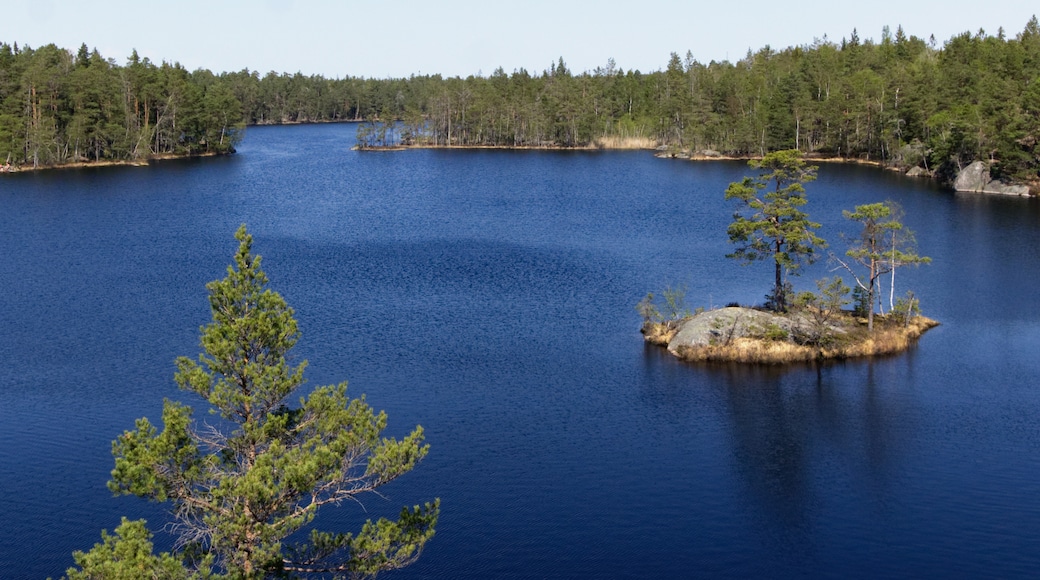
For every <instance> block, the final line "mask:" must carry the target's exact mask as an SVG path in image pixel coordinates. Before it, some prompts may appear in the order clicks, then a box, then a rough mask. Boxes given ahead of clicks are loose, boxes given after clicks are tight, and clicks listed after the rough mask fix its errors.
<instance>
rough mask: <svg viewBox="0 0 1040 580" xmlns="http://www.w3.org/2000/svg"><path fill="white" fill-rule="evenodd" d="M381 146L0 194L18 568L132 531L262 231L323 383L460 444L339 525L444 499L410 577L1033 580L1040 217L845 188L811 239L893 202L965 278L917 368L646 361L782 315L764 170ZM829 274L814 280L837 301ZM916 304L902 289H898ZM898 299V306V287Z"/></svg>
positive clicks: (254, 134) (902, 191)
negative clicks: (739, 232)
mask: <svg viewBox="0 0 1040 580" xmlns="http://www.w3.org/2000/svg"><path fill="white" fill-rule="evenodd" d="M354 131H355V127H354V126H353V125H319V126H296V127H263V128H250V129H249V130H248V133H247V135H246V138H245V140H244V142H243V143H242V145H241V147H240V150H239V153H238V154H236V155H234V156H231V157H227V158H217V159H206V160H182V161H168V162H162V163H156V164H153V165H152V166H150V167H148V168H106V169H83V170H62V171H50V172H42V173H37V174H25V173H23V174H13V175H5V176H2V177H3V179H0V208H2V211H0V249H2V251H0V281H2V283H3V292H2V293H0V329H2V330H3V337H2V338H0V359H2V361H3V364H2V366H0V464H2V465H3V466H4V467H3V471H2V474H0V492H2V493H0V513H3V514H4V517H5V519H6V522H7V523H6V525H5V526H3V529H2V530H0V576H2V577H4V578H43V577H47V576H53V577H58V576H60V575H61V574H62V573H63V572H64V570H65V569H66V568H67V567H68V566H70V565H71V564H72V556H71V552H72V551H73V550H77V549H81V550H87V549H89V548H90V547H91V546H92V545H93V544H94V543H96V542H98V541H99V540H100V532H101V530H102V529H107V530H109V531H111V530H112V529H113V528H115V526H117V525H118V524H119V519H120V516H127V517H130V518H141V517H144V518H147V519H148V520H149V524H150V527H151V528H152V529H153V530H154V531H156V533H157V536H156V542H157V544H158V545H160V546H163V547H166V546H168V545H169V536H168V535H166V534H165V533H164V532H162V531H161V528H162V524H163V522H164V521H165V520H164V515H163V511H162V509H161V506H156V505H154V504H149V503H146V502H144V501H142V500H139V499H137V498H131V497H112V496H111V494H110V493H109V492H108V490H107V489H106V487H105V483H106V481H107V480H108V475H109V471H110V470H111V469H112V466H113V461H112V457H111V453H110V450H111V441H112V440H113V439H115V438H116V437H117V436H118V435H119V434H121V433H122V432H123V431H124V430H126V429H130V428H132V427H133V422H134V419H136V418H138V417H142V416H147V417H149V418H150V419H152V420H153V421H154V422H158V420H159V417H160V411H161V407H162V401H163V398H164V397H169V398H176V399H179V400H182V401H185V402H186V403H189V404H191V405H193V406H195V408H196V410H197V412H196V416H197V417H199V418H205V417H206V416H207V415H206V413H205V411H204V410H203V409H205V407H204V406H203V405H202V404H201V403H200V402H199V401H198V400H197V399H195V398H194V397H193V396H191V395H189V394H187V393H182V392H180V391H178V390H177V389H176V386H175V385H174V383H173V380H172V377H173V372H174V365H173V360H174V358H175V357H177V356H180V355H187V356H191V357H194V356H196V355H197V353H198V352H199V346H198V329H199V327H200V325H202V324H205V323H206V322H208V319H209V311H208V304H207V301H206V291H205V288H204V285H205V283H206V282H208V281H210V280H213V279H217V278H221V277H223V275H224V272H225V268H226V267H227V265H228V264H229V263H230V262H231V259H232V255H233V252H234V250H235V248H236V242H235V240H234V239H233V233H234V231H235V229H236V228H237V227H238V225H239V224H241V223H246V224H247V225H248V227H249V230H250V232H251V233H252V234H253V235H254V238H255V243H254V250H255V251H256V252H257V253H259V254H261V255H263V258H264V259H263V264H264V268H265V270H266V271H267V273H268V275H269V277H270V279H271V286H272V288H273V289H275V290H277V291H279V292H280V293H281V294H282V295H283V296H284V297H285V298H286V300H287V301H288V302H289V304H290V305H292V306H293V307H294V308H295V309H296V313H297V317H298V320H299V322H300V327H301V330H302V339H301V341H300V343H299V345H298V347H297V348H296V351H295V352H296V356H297V358H298V359H308V360H309V361H310V366H309V367H308V377H309V383H308V384H309V385H311V386H315V385H321V384H328V383H335V382H339V381H342V380H349V381H350V392H351V393H352V394H353V395H359V394H361V393H366V394H367V397H368V401H369V402H370V403H371V404H372V405H373V406H374V407H375V408H377V409H385V410H386V411H387V413H388V414H389V417H390V423H389V424H390V426H389V428H388V432H389V434H391V435H394V436H401V435H403V434H405V433H407V432H408V431H409V430H410V429H411V428H412V427H413V426H414V425H416V424H421V425H423V427H424V428H425V430H426V435H427V440H428V442H429V443H430V445H431V451H430V454H429V456H428V458H427V459H426V460H425V461H424V462H423V463H422V464H421V465H420V466H419V467H418V468H416V470H415V471H413V472H412V473H411V474H409V475H407V476H406V477H404V478H402V479H400V480H398V481H396V482H394V483H393V484H391V485H390V486H388V487H387V488H385V491H386V493H385V495H386V499H381V498H378V497H370V498H367V500H366V501H365V502H364V510H362V508H361V507H359V506H357V505H351V504H345V505H343V506H341V507H340V508H338V509H332V510H328V511H326V512H323V514H322V516H321V518H320V523H321V524H322V525H323V527H325V528H333V529H336V530H340V531H350V530H353V529H356V528H357V527H359V526H360V523H359V522H360V521H363V520H364V519H365V518H367V517H378V516H380V515H391V514H396V513H397V512H398V511H399V510H400V508H401V506H403V505H413V504H417V503H422V502H425V501H429V500H432V499H433V498H435V497H440V498H441V499H442V515H441V519H440V522H439V525H438V528H437V535H436V537H435V538H434V539H433V540H432V541H431V542H430V544H429V545H428V546H427V549H426V551H425V553H424V554H423V556H422V558H421V559H420V560H419V562H418V563H417V564H415V565H414V566H412V567H410V568H407V569H405V570H403V571H401V572H399V573H396V574H394V575H391V576H390V577H398V578H565V577H589V578H608V577H609V578H654V577H691V576H692V577H748V576H768V577H804V576H826V577H878V576H919V577H920V576H933V577H940V576H946V577H950V576H968V577H979V576H993V577H1004V578H1011V577H1035V575H1036V573H1037V571H1038V570H1040V542H1038V541H1037V540H1038V538H1040V421H1038V417H1040V360H1038V357H1037V353H1038V352H1040V309H1038V306H1040V301H1038V298H1037V296H1038V290H1037V289H1038V288H1040V201H1038V200H1035V199H1023V198H992V197H982V196H976V195H964V194H955V193H953V192H949V191H945V190H942V189H940V188H938V187H936V186H935V185H934V184H932V183H930V182H927V181H915V180H910V179H908V178H905V177H902V176H899V175H895V174H892V173H889V172H884V171H881V170H877V169H871V168H865V167H855V166H843V165H825V166H823V167H822V168H821V169H820V173H819V179H818V180H817V181H815V182H813V183H811V184H809V185H808V187H807V189H808V195H809V199H810V201H809V204H808V205H807V206H806V207H805V209H806V211H808V212H809V213H810V215H811V216H812V217H813V218H814V219H816V220H818V221H820V222H821V223H822V224H823V227H822V228H821V230H820V234H821V235H822V236H823V237H824V238H826V239H827V240H828V241H829V242H830V244H831V248H832V249H833V250H835V251H839V252H840V251H843V249H842V248H843V242H842V240H841V237H840V233H841V232H842V231H844V232H847V233H848V234H849V235H853V234H855V230H854V228H852V227H851V224H845V223H842V222H844V221H846V220H844V219H843V218H842V217H841V210H842V209H852V208H853V206H854V205H856V204H862V203H870V202H875V201H883V200H886V199H891V200H894V201H897V202H898V203H900V204H901V205H902V206H903V207H904V209H905V210H906V220H905V221H906V223H907V225H908V226H910V227H911V228H912V229H913V230H915V231H916V233H917V238H918V241H919V244H920V250H921V252H922V253H923V254H924V255H927V256H931V257H932V259H933V263H932V264H931V265H928V266H924V267H921V268H919V269H917V270H901V271H900V272H899V273H898V275H897V280H896V282H897V292H898V293H899V294H902V293H903V292H905V291H906V290H907V289H908V288H912V289H913V290H914V291H915V293H916V294H917V295H918V296H919V297H920V298H921V300H922V309H923V312H924V314H926V315H928V316H930V317H932V318H936V319H938V320H939V321H941V322H942V326H940V327H938V328H937V329H934V330H932V331H930V332H928V333H927V334H926V335H925V336H924V337H923V338H922V339H921V341H920V343H919V344H918V345H917V347H915V348H914V349H912V350H911V351H910V352H907V353H904V354H901V355H899V356H893V357H888V358H881V359H874V360H854V361H847V362H841V363H832V364H825V365H823V366H818V367H817V366H800V367H794V368H786V369H778V368H767V367H741V366H729V365H708V366H704V365H690V364H685V363H681V362H679V361H677V360H675V359H673V358H672V357H670V356H669V355H667V354H666V353H665V352H664V351H662V350H660V349H657V348H654V347H647V346H645V345H644V344H643V341H642V337H641V335H640V334H639V332H638V329H639V324H640V320H639V317H638V314H637V313H636V311H635V309H634V306H635V304H636V302H638V301H639V300H640V298H642V297H643V296H644V295H645V294H646V293H647V292H648V291H654V292H659V291H660V290H662V289H664V288H666V287H669V286H671V287H676V286H680V285H685V286H686V287H687V289H688V290H687V300H688V302H689V304H690V307H691V308H693V307H697V306H704V307H708V308H710V307H718V306H723V305H725V304H726V303H729V302H732V301H737V302H741V303H745V304H751V303H760V302H761V301H762V298H763V296H764V295H765V294H766V292H767V291H768V290H769V286H770V284H771V281H772V269H771V268H770V266H769V265H768V264H764V263H763V264H755V265H751V266H747V267H743V266H740V265H739V264H737V263H736V262H734V261H732V260H728V259H726V258H725V254H726V253H727V252H729V251H731V247H730V245H729V243H728V241H727V238H726V234H725V229H726V225H727V224H728V223H729V221H730V219H731V215H732V211H733V209H734V206H733V205H732V204H730V203H727V202H726V201H724V199H723V191H724V190H725V188H726V185H727V184H728V183H729V182H730V181H735V180H738V179H740V178H741V177H742V176H743V175H745V174H747V173H748V172H749V170H748V168H747V167H746V165H745V164H743V163H734V162H711V163H691V162H684V161H676V160H661V159H655V158H654V157H653V156H652V155H651V154H650V153H648V152H542V151H450V152H449V151H438V150H413V151H403V152H394V153H386V152H355V151H351V150H350V147H351V145H352V144H353V137H354ZM830 270H831V268H830V266H829V265H828V264H826V263H824V262H819V263H817V264H816V265H814V266H812V267H811V268H808V269H807V270H806V272H805V273H804V275H803V276H801V277H799V278H795V279H793V281H794V283H795V287H796V288H797V289H810V288H813V289H814V288H815V286H814V284H813V280H814V279H815V278H818V277H821V276H825V275H831V272H830ZM886 284H887V282H886ZM886 288H887V286H886Z"/></svg>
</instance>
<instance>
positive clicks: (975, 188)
mask: <svg viewBox="0 0 1040 580" xmlns="http://www.w3.org/2000/svg"><path fill="white" fill-rule="evenodd" d="M953 188H954V189H956V190H957V191H966V192H972V193H993V194H999V195H1029V188H1028V187H1027V186H1025V185H1008V184H1006V183H1003V182H1001V181H997V180H996V179H992V178H990V175H989V164H987V163H986V162H984V161H976V162H974V163H972V164H971V165H969V166H967V167H965V168H964V169H962V170H961V172H960V173H958V174H957V179H955V180H954V182H953Z"/></svg>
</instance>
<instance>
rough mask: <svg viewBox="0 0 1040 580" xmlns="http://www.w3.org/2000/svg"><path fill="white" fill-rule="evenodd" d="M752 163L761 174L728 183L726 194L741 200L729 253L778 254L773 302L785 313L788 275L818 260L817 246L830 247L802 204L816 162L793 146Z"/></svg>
mask: <svg viewBox="0 0 1040 580" xmlns="http://www.w3.org/2000/svg"><path fill="white" fill-rule="evenodd" d="M748 164H749V165H750V166H751V167H752V168H754V169H758V170H759V175H758V176H756V177H745V178H744V179H743V181H735V182H733V183H731V184H729V187H728V188H726V199H737V200H739V201H740V202H741V206H740V207H739V208H738V209H737V211H735V212H734V213H733V223H731V224H730V225H729V228H728V229H727V233H728V234H729V239H730V242H732V243H734V244H736V245H737V249H736V251H734V252H733V253H732V254H729V256H728V257H730V258H735V259H737V260H740V261H742V262H744V263H745V264H749V263H751V262H755V261H757V260H764V259H772V261H773V272H774V282H773V291H772V293H771V295H770V296H769V299H768V301H767V305H768V306H769V308H770V309H771V310H775V311H777V312H784V311H786V310H787V305H788V294H790V289H789V285H788V283H787V282H786V276H787V275H788V274H796V273H797V271H798V269H799V267H800V266H801V265H802V264H803V263H812V262H813V261H815V259H816V249H817V248H823V247H826V242H824V241H823V239H822V238H820V237H818V236H817V235H816V234H815V233H813V230H815V229H817V228H819V227H820V224H818V223H816V222H813V221H810V220H809V214H807V213H805V212H803V211H802V210H801V209H800V208H801V207H802V206H804V205H805V204H806V202H807V201H808V200H807V199H806V198H805V187H804V186H803V185H802V184H804V183H806V182H809V181H812V180H814V179H816V167H815V166H812V165H806V164H805V161H804V160H803V159H802V155H801V153H800V152H799V151H796V150H793V149H789V150H784V151H776V152H773V153H768V154H766V156H765V157H763V158H762V159H761V160H754V159H753V160H751V161H750V162H749V163H748ZM763 192H764V193H763Z"/></svg>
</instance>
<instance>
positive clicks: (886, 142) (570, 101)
mask: <svg viewBox="0 0 1040 580" xmlns="http://www.w3.org/2000/svg"><path fill="white" fill-rule="evenodd" d="M342 120H369V121H375V120H380V121H382V122H391V123H397V122H399V123H400V128H401V134H400V135H394V136H393V137H394V138H395V140H397V138H399V140H400V141H401V142H404V143H426V144H430V145H490V146H510V147H514V146H531V147H543V146H558V147H584V146H595V145H605V146H606V145H618V144H624V143H629V144H634V145H637V146H665V147H668V148H671V149H672V150H674V151H690V152H701V153H708V154H713V153H721V154H727V155H734V156H762V155H764V154H766V153H768V152H771V151H779V150H786V149H797V150H800V151H802V152H804V153H806V154H817V155H824V156H838V157H844V158H854V159H867V160H876V161H880V162H884V163H889V164H892V165H896V166H900V167H905V168H909V167H914V166H919V167H921V168H923V169H926V170H934V171H936V172H937V173H938V174H939V175H940V176H952V175H953V174H954V173H955V172H956V171H957V170H958V169H959V168H961V167H963V166H965V165H966V164H968V163H970V162H971V161H973V160H986V161H991V162H993V166H992V168H991V173H992V174H993V176H994V177H996V178H1003V179H1020V180H1030V179H1038V178H1040V175H1038V170H1040V25H1038V23H1037V20H1036V18H1035V17H1034V18H1033V19H1031V20H1030V21H1029V22H1028V23H1026V25H1025V27H1024V29H1023V30H1022V32H1020V33H1019V34H1017V35H1015V36H1009V35H1005V34H1004V33H1003V31H1002V30H1001V31H997V33H996V34H987V33H986V32H984V31H982V30H979V31H977V32H974V33H970V32H965V33H962V34H959V35H956V36H954V37H952V38H950V39H949V40H948V41H946V42H945V43H944V44H943V45H942V46H938V45H937V43H935V42H933V41H929V40H925V39H921V38H919V37H916V36H913V35H909V34H907V33H906V32H904V31H903V29H902V27H897V28H896V29H895V31H892V30H891V29H889V28H888V27H886V28H885V29H884V30H883V31H882V35H881V40H880V41H874V40H871V39H861V38H860V36H859V34H858V33H856V31H853V32H852V33H851V35H850V36H849V37H847V38H842V39H840V41H833V40H830V39H828V38H827V37H824V38H822V39H813V41H812V42H811V43H806V44H803V45H801V46H794V47H788V48H784V49H782V50H776V49H774V48H772V47H769V46H765V47H762V48H760V49H758V50H757V51H749V52H748V54H747V55H746V56H745V57H744V58H743V59H740V60H739V61H737V62H729V61H723V62H715V61H712V62H710V63H702V62H699V61H697V60H696V59H695V58H694V55H692V54H690V53H687V54H686V55H685V56H684V57H680V55H679V54H678V53H672V54H671V55H670V56H669V58H668V60H667V62H663V63H662V68H661V69H660V70H656V71H646V72H641V71H638V70H625V69H623V68H622V67H620V66H618V64H617V63H615V62H614V61H613V60H607V61H606V63H605V65H604V66H602V67H596V68H595V69H594V70H591V71H584V72H577V71H573V70H571V69H570V68H569V67H568V66H567V65H566V63H565V62H564V60H563V59H562V58H560V59H558V60H556V61H554V62H551V63H549V66H548V67H546V69H545V70H543V71H541V72H540V73H539V72H530V71H527V70H525V69H517V70H514V71H512V72H511V73H507V72H506V71H504V70H502V69H501V68H499V69H496V70H495V71H494V72H493V73H492V74H490V75H486V76H485V75H473V76H468V77H466V78H459V77H449V78H445V77H442V76H441V75H413V76H411V77H409V78H396V79H395V78H388V79H370V78H358V77H351V76H347V77H344V78H338V79H328V78H325V77H322V76H320V75H311V76H305V75H302V74H300V73H294V74H289V73H277V72H274V71H271V72H267V73H266V74H262V73H260V72H259V71H250V70H249V69H244V70H242V71H237V72H222V73H219V74H214V73H211V72H210V71H206V70H196V71H193V72H188V71H185V70H184V69H183V68H182V67H180V65H178V64H176V63H174V64H169V63H165V62H164V63H162V64H161V65H155V64H153V63H150V62H148V60H147V59H140V58H138V57H137V55H136V54H134V55H132V56H131V57H130V58H129V59H128V61H127V63H126V65H125V66H118V65H116V64H115V63H114V61H111V60H105V59H104V58H102V57H101V55H99V54H97V51H89V50H87V49H86V47H85V46H83V47H81V48H80V51H79V52H78V53H73V52H71V51H66V50H62V49H59V48H57V47H54V46H53V45H48V46H45V47H41V48H39V49H30V48H28V47H22V48H18V46H17V44H15V45H13V46H11V45H7V44H3V43H0V162H2V161H3V160H4V158H7V159H8V160H10V161H11V162H12V163H20V164H33V163H43V164H46V163H52V162H62V161H68V160H77V159H126V158H130V159H136V158H142V157H147V156H149V155H154V154H165V153H183V152H199V151H213V150H223V149H224V148H227V147H231V146H233V145H234V140H235V137H236V135H237V131H238V129H239V127H241V126H242V124H246V125H252V124H268V123H299V122H320V121H342ZM395 127H396V125H395ZM395 130H396V129H395ZM229 139H230V142H229Z"/></svg>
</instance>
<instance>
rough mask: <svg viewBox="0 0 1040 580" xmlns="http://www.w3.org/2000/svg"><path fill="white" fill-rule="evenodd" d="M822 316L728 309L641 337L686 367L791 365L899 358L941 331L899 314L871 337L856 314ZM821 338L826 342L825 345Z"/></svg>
mask: <svg viewBox="0 0 1040 580" xmlns="http://www.w3.org/2000/svg"><path fill="white" fill-rule="evenodd" d="M818 316H819V311H815V312H813V311H809V310H801V311H795V312H791V313H787V314H777V313H774V312H769V311H766V310H762V309H755V308H748V307H726V308H720V309H716V310H707V311H704V312H700V313H698V314H695V315H693V316H690V317H686V318H683V319H681V320H679V321H676V322H647V323H645V324H644V325H643V327H642V328H641V331H642V333H643V336H644V338H645V339H646V341H647V342H649V343H650V344H654V345H657V346H661V347H665V348H667V349H668V352H670V353H671V354H673V355H675V356H677V357H679V358H680V359H682V360H685V361H691V362H700V361H710V362H738V363H761V364H787V363H795V362H810V361H819V360H827V359H846V358H854V357H863V356H876V355H887V354H895V353H899V352H902V351H904V350H906V349H907V348H909V347H910V346H912V345H913V344H914V343H915V341H916V340H917V339H918V338H920V336H921V335H922V334H924V333H925V331H927V330H928V329H930V328H934V327H936V326H938V325H939V323H938V322H936V321H935V320H932V319H930V318H926V317H924V316H920V315H913V316H910V317H906V316H905V315H900V314H893V315H889V316H885V317H879V319H878V320H877V321H876V322H877V327H876V328H875V329H874V331H873V332H870V331H868V330H867V321H866V319H864V318H860V317H857V316H856V315H855V314H854V313H852V312H841V313H836V314H835V315H834V316H833V317H832V318H830V319H829V320H827V321H826V323H822V324H821V322H820V320H819V318H818ZM820 332H823V333H826V335H827V337H828V338H827V340H826V341H820V340H819V338H820Z"/></svg>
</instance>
